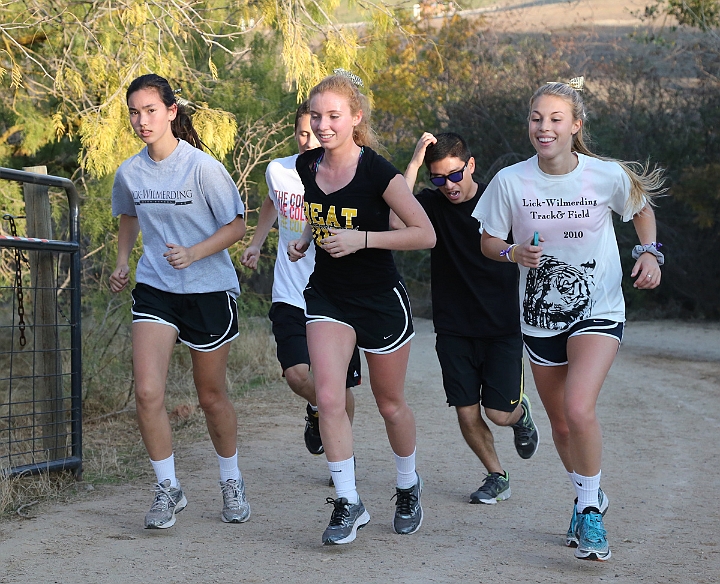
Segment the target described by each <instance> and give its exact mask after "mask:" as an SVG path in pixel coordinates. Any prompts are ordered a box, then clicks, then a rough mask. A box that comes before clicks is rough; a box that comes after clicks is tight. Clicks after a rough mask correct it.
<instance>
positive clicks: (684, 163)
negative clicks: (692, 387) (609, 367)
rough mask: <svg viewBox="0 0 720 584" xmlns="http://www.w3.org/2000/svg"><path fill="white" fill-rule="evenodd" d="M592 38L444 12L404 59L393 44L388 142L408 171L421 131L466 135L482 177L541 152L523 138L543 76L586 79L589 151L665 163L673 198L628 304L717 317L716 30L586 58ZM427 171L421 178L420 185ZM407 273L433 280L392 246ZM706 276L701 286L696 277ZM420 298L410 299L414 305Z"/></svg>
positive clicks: (719, 63)
mask: <svg viewBox="0 0 720 584" xmlns="http://www.w3.org/2000/svg"><path fill="white" fill-rule="evenodd" d="M594 42H595V39H593V38H588V39H583V38H582V37H580V36H573V37H565V36H562V35H556V36H552V37H551V36H546V37H543V36H539V35H532V36H530V35H526V36H523V35H512V34H510V35H505V36H496V35H494V34H493V32H492V31H490V30H488V29H487V28H486V27H485V26H484V25H483V24H482V23H472V22H469V21H467V20H460V19H457V18H455V19H452V20H448V21H447V22H446V24H445V25H444V26H443V28H442V29H441V30H439V31H438V33H437V35H433V36H432V38H431V39H429V40H428V41H427V42H426V43H425V44H422V45H421V46H419V47H417V48H416V51H417V58H413V57H412V53H411V54H409V55H405V54H404V53H403V49H404V48H405V46H406V44H405V43H404V42H398V43H397V44H395V45H391V49H392V56H391V58H390V63H389V67H388V68H387V69H386V71H384V72H383V73H381V75H380V76H379V78H378V80H377V82H376V85H375V86H374V90H375V94H374V95H375V107H376V110H375V112H376V114H377V115H376V119H377V120H378V121H379V124H378V129H379V134H380V137H381V140H382V141H383V143H384V144H386V145H387V147H388V149H389V150H390V154H391V158H392V160H393V162H394V163H395V165H396V166H397V167H398V168H400V169H404V168H405V165H406V164H407V162H408V161H409V159H410V157H411V155H412V152H413V150H414V146H415V143H416V141H417V139H418V138H419V136H420V135H421V134H422V132H423V131H431V132H443V131H454V132H457V133H459V134H461V135H463V136H464V137H465V138H466V139H467V141H468V143H469V146H470V149H471V151H472V152H473V155H474V157H475V160H476V163H477V168H478V170H477V171H476V180H478V181H480V182H487V181H488V180H489V179H490V178H491V177H492V176H493V175H494V174H495V173H496V172H497V171H498V170H499V169H500V168H502V167H503V166H506V165H508V164H512V163H514V162H517V161H518V160H522V159H525V158H528V157H529V156H531V155H533V154H534V151H533V149H532V147H531V146H530V143H529V141H528V138H527V114H528V100H529V98H530V96H531V95H532V93H533V91H534V90H535V89H536V88H537V87H538V86H540V85H542V84H543V83H545V82H546V81H553V80H565V79H569V78H570V77H574V76H576V75H582V74H584V75H585V77H586V91H585V92H584V99H585V103H586V106H587V108H588V111H589V119H588V121H587V123H586V125H585V131H587V132H588V134H590V135H592V137H593V142H592V144H593V146H592V148H593V150H594V151H595V152H597V153H599V154H602V155H606V156H611V157H614V158H618V159H622V160H637V161H642V162H644V161H646V160H650V162H651V164H659V165H660V166H661V167H664V168H665V169H666V174H667V176H668V186H669V187H670V196H666V197H661V198H660V199H659V200H658V208H657V209H656V215H657V219H658V230H659V231H658V238H659V239H660V241H661V242H663V243H664V244H665V246H666V247H665V251H667V258H668V262H667V265H666V267H665V268H664V277H663V284H662V286H661V287H660V288H659V289H657V290H655V291H652V292H650V293H647V292H642V293H641V292H638V291H637V290H635V289H634V288H632V281H630V279H629V278H627V277H626V278H625V281H624V286H625V287H626V296H627V301H628V302H627V303H628V308H629V310H631V311H633V312H635V313H638V312H642V313H643V314H646V315H652V316H654V317H655V316H658V315H664V316H689V315H693V316H705V317H711V318H719V317H720V301H718V298H717V294H716V293H715V290H717V289H718V286H720V267H719V266H718V264H717V262H715V260H714V259H713V257H712V256H710V257H706V256H704V255H703V254H698V253H697V250H699V249H708V248H709V249H714V248H715V247H716V246H717V245H718V244H720V221H718V219H720V217H719V216H718V212H719V211H718V207H719V202H718V200H719V199H718V196H719V195H718V193H719V191H720V185H719V184H718V181H719V180H720V179H718V168H720V135H719V134H718V132H717V130H716V128H719V127H720V86H719V85H718V81H717V80H718V78H720V76H719V75H718V74H719V73H720V51H719V50H718V48H717V39H716V37H715V36H714V35H707V36H703V35H700V34H697V35H695V36H693V37H692V38H689V39H688V38H687V37H681V36H677V35H676V36H673V35H672V33H668V34H667V35H666V42H665V43H643V44H636V43H634V42H633V41H632V40H630V39H620V40H618V41H616V42H617V43H618V44H619V47H620V48H619V50H616V51H613V52H611V53H609V54H604V55H603V56H602V58H601V59H597V60H588V57H587V55H588V54H589V53H590V50H591V47H592V44H591V43H594ZM423 176H424V171H421V173H420V176H419V184H418V187H420V186H422V180H423ZM616 231H617V235H618V241H619V244H620V249H621V257H622V258H623V263H624V268H625V273H626V274H629V272H630V269H631V267H632V262H631V260H630V250H631V248H632V246H633V245H635V244H636V243H637V235H636V234H635V232H634V229H633V226H632V224H631V223H629V224H622V223H620V224H618V225H617V226H616ZM397 257H398V264H399V265H400V266H401V268H402V270H403V273H404V274H405V277H406V280H408V281H409V283H411V284H416V285H418V289H419V290H420V293H421V294H422V289H421V286H420V285H421V284H423V283H425V282H427V281H428V280H429V274H428V270H429V266H428V262H427V260H426V258H425V257H424V256H423V254H417V253H415V254H397ZM700 283H701V284H700ZM420 300H421V299H418V298H413V302H414V303H415V304H418V303H419V302H420Z"/></svg>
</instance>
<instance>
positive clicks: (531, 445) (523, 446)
mask: <svg viewBox="0 0 720 584" xmlns="http://www.w3.org/2000/svg"><path fill="white" fill-rule="evenodd" d="M520 403H521V405H522V408H523V412H524V413H523V415H522V416H521V418H520V419H519V420H518V421H517V422H515V423H514V424H513V426H512V429H513V432H514V433H515V450H517V453H518V454H519V455H520V458H525V459H528V458H531V457H532V455H533V454H535V453H536V452H537V449H538V445H539V444H540V434H538V431H537V428H536V427H535V422H533V419H532V407H531V406H530V399H529V398H528V396H527V394H523V396H522V401H521V402H520Z"/></svg>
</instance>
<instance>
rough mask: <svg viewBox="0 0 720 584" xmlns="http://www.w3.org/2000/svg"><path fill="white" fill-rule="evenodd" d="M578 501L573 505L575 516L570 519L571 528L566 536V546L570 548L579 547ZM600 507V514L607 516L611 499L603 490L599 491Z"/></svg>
mask: <svg viewBox="0 0 720 584" xmlns="http://www.w3.org/2000/svg"><path fill="white" fill-rule="evenodd" d="M576 505H577V499H575V503H574V504H573V514H572V517H571V518H570V527H569V528H568V530H567V535H566V536H565V545H566V546H568V547H577V545H578V515H579V513H578V512H577V507H576ZM598 505H599V507H600V513H601V514H602V515H603V517H604V516H605V513H607V510H608V507H609V506H610V499H609V498H608V496H607V495H606V494H605V493H604V492H603V490H602V489H598Z"/></svg>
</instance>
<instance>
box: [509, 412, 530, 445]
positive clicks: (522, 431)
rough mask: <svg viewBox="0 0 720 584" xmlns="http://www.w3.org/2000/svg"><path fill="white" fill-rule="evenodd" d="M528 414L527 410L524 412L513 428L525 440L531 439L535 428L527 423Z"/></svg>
mask: <svg viewBox="0 0 720 584" xmlns="http://www.w3.org/2000/svg"><path fill="white" fill-rule="evenodd" d="M527 417H528V415H527V412H526V413H524V414H523V417H522V418H520V419H519V420H518V421H517V422H515V424H513V428H515V430H516V431H517V432H516V433H517V435H518V436H519V437H520V438H521V439H522V440H525V441H528V442H529V441H530V436H532V433H533V428H531V427H529V426H527V425H526V419H527Z"/></svg>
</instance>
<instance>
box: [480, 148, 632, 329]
mask: <svg viewBox="0 0 720 584" xmlns="http://www.w3.org/2000/svg"><path fill="white" fill-rule="evenodd" d="M577 156H578V165H577V167H576V168H575V170H573V171H572V172H570V173H568V174H564V175H550V174H545V173H544V172H543V171H542V170H540V167H539V166H538V159H537V156H533V157H532V158H530V159H529V160H526V161H525V162H520V163H518V164H514V165H513V166H510V167H508V168H505V169H503V170H501V171H500V172H499V173H498V174H497V175H496V176H495V177H494V178H493V179H492V181H491V182H490V184H489V185H488V187H487V189H486V190H485V193H484V195H483V196H482V198H481V199H480V201H479V203H478V205H477V207H476V208H475V211H473V217H475V218H476V219H477V220H478V221H480V224H481V228H482V229H484V230H485V231H487V233H488V234H489V235H492V236H494V237H499V238H501V239H504V240H507V237H508V235H509V234H510V232H511V231H512V234H513V242H514V243H521V242H524V241H527V240H528V239H529V238H531V237H532V236H533V233H534V232H535V231H537V232H538V233H539V234H540V235H541V236H542V237H543V238H544V240H545V241H544V242H542V243H541V245H542V247H543V255H542V258H541V260H540V267H538V268H532V269H530V268H526V267H524V266H519V267H520V311H521V314H522V317H521V326H522V332H523V333H524V334H527V335H531V336H536V337H549V336H553V335H556V334H559V333H562V332H564V331H566V330H567V329H569V328H570V327H571V326H572V325H573V324H574V323H576V322H577V321H579V320H586V319H591V318H598V319H599V318H603V319H609V320H614V321H617V322H624V320H625V302H624V299H623V296H622V290H621V288H620V281H621V279H622V270H621V266H620V255H619V252H618V246H617V241H616V239H615V231H614V229H613V224H612V212H613V211H614V212H616V213H618V214H619V215H621V216H622V218H623V220H624V221H629V220H631V219H632V217H633V215H635V214H636V213H638V212H640V211H641V210H642V206H644V204H643V205H642V206H641V207H640V208H638V209H626V204H627V202H628V198H629V195H630V179H629V178H628V175H627V173H626V172H625V171H624V170H623V169H622V167H621V166H620V165H619V164H618V163H616V162H611V161H604V160H599V159H597V158H593V157H589V156H584V155H583V154H578V155H577Z"/></svg>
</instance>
